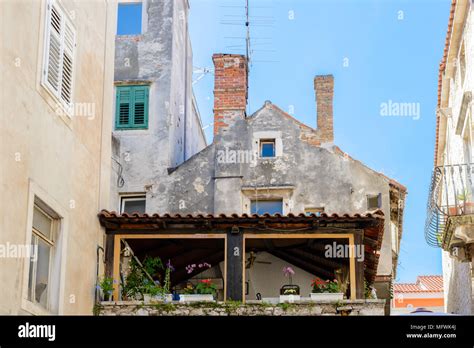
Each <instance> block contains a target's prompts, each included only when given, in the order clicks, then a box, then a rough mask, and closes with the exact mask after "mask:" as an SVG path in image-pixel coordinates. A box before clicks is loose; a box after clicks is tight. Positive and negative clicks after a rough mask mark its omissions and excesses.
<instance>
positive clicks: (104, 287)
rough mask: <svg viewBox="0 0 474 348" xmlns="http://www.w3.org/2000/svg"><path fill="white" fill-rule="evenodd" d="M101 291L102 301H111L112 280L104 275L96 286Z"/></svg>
mask: <svg viewBox="0 0 474 348" xmlns="http://www.w3.org/2000/svg"><path fill="white" fill-rule="evenodd" d="M97 287H98V289H99V290H101V293H102V301H111V300H112V293H113V292H114V280H113V278H111V277H104V278H102V280H101V281H100V283H99V285H98V286H97Z"/></svg>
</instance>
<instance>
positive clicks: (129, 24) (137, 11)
mask: <svg viewBox="0 0 474 348" xmlns="http://www.w3.org/2000/svg"><path fill="white" fill-rule="evenodd" d="M141 33H142V4H141V3H135V4H118V13H117V35H139V34H141Z"/></svg>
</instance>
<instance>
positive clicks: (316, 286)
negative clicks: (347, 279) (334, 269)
mask: <svg viewBox="0 0 474 348" xmlns="http://www.w3.org/2000/svg"><path fill="white" fill-rule="evenodd" d="M311 286H312V287H313V291H312V292H313V293H317V294H318V293H325V292H326V293H327V292H330V293H336V292H341V289H340V286H339V283H338V282H337V280H336V279H334V280H333V281H330V280H322V279H321V278H315V279H314V280H313V281H312V283H311Z"/></svg>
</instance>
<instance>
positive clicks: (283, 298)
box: [280, 295, 301, 303]
mask: <svg viewBox="0 0 474 348" xmlns="http://www.w3.org/2000/svg"><path fill="white" fill-rule="evenodd" d="M300 300H301V296H300V295H280V303H284V302H289V303H293V302H297V301H300Z"/></svg>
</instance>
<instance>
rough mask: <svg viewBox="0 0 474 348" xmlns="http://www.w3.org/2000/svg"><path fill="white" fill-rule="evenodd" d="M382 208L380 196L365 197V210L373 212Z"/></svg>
mask: <svg viewBox="0 0 474 348" xmlns="http://www.w3.org/2000/svg"><path fill="white" fill-rule="evenodd" d="M381 207H382V194H380V193H379V194H378V195H367V209H368V210H373V209H378V208H381Z"/></svg>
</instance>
